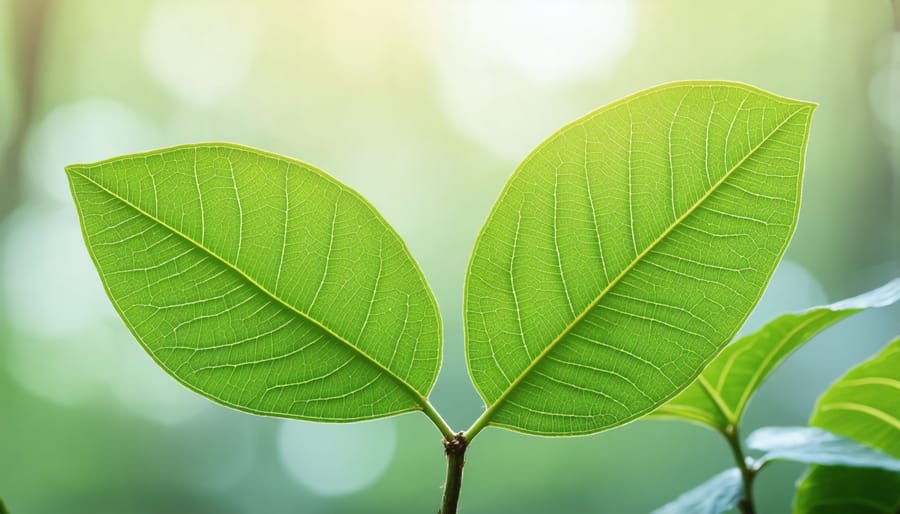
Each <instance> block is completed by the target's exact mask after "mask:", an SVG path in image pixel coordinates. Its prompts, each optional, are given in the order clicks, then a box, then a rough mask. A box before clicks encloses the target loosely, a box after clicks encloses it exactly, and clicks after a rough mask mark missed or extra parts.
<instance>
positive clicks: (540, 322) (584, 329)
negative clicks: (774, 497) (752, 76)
mask: <svg viewBox="0 0 900 514" xmlns="http://www.w3.org/2000/svg"><path fill="white" fill-rule="evenodd" d="M813 109H814V106H813V105H811V104H809V103H805V102H798V101H794V100H788V99H785V98H781V97H778V96H775V95H772V94H770V93H767V92H764V91H761V90H759V89H756V88H752V87H749V86H746V85H742V84H737V83H729V82H681V83H673V84H667V85H663V86H659V87H656V88H652V89H649V90H647V91H643V92H641V93H638V94H635V95H633V96H629V97H627V98H624V99H622V100H620V101H618V102H615V103H613V104H610V105H608V106H606V107H603V108H601V109H600V110H598V111H596V112H594V113H591V114H589V115H588V116H586V117H584V118H582V119H579V120H577V121H575V122H573V123H572V124H570V125H568V126H567V127H565V128H563V129H562V130H560V131H559V132H557V133H556V134H554V135H553V136H551V137H550V138H549V139H548V140H546V141H545V142H543V143H541V144H540V145H539V146H538V147H537V149H535V150H534V151H533V152H532V153H531V155H529V156H528V157H527V158H526V159H525V161H524V162H523V163H522V164H521V165H520V166H519V168H518V170H516V172H515V174H514V175H513V176H512V178H511V179H510V181H509V183H508V184H507V185H506V188H505V189H504V191H503V193H502V194H501V196H500V199H499V200H498V202H497V204H496V205H495V206H494V209H493V211H492V212H491V214H490V217H489V218H488V220H487V222H486V223H485V226H484V228H483V229H482V231H481V234H480V235H479V237H478V240H477V243H476V246H475V250H474V253H473V255H472V259H471V262H470V264H469V272H468V276H467V279H466V293H465V329H466V353H467V360H468V366H469V372H470V374H471V376H472V379H473V381H474V383H475V386H476V388H477V389H478V392H479V393H480V395H481V397H482V398H483V399H484V401H485V403H486V404H487V406H488V407H487V411H486V412H485V413H484V415H483V416H482V417H481V418H480V419H479V420H478V421H476V423H475V425H473V426H472V428H471V429H470V430H469V432H468V434H467V435H469V436H470V437H471V436H473V435H474V434H476V433H477V432H478V431H479V430H481V429H482V428H483V427H484V426H487V425H489V424H490V425H496V426H501V427H506V428H510V429H514V430H519V431H523V432H529V433H535V434H546V435H569V434H585V433H592V432H597V431H600V430H604V429H608V428H611V427H614V426H617V425H620V424H622V423H625V422H627V421H629V420H631V419H634V418H636V417H638V416H640V415H642V414H644V413H646V412H649V411H651V410H653V409H654V408H656V407H657V406H658V405H659V404H660V403H662V402H664V401H666V400H668V399H669V398H671V397H672V396H673V395H674V394H675V393H677V392H678V391H680V390H681V389H683V388H684V387H685V386H686V385H687V384H689V383H690V382H691V381H692V380H693V379H694V378H696V376H697V374H698V373H700V371H701V370H702V369H703V367H704V366H705V365H706V364H707V363H708V362H709V360H710V359H711V358H712V357H713V356H714V355H715V354H717V353H718V352H719V350H721V348H722V346H724V345H725V344H726V343H727V342H728V341H729V340H730V339H731V338H732V337H733V336H734V334H735V332H736V331H737V329H738V328H739V327H740V325H741V324H742V323H743V322H744V320H745V319H746V317H747V315H748V313H749V312H750V310H751V309H752V308H753V306H754V305H755V304H756V302H757V301H758V300H759V297H760V295H761V294H762V291H763V289H764V287H765V285H766V283H767V282H768V280H769V278H770V277H771V275H772V271H773V270H774V268H775V266H776V264H777V263H778V261H779V259H780V258H781V255H782V253H783V252H784V249H785V247H786V245H787V243H788V240H789V239H790V236H791V233H792V232H793V228H794V224H795V221H796V216H797V208H798V205H799V203H798V201H799V195H800V185H801V171H802V169H803V159H804V152H805V147H806V141H807V134H808V130H809V123H810V119H811V115H812V111H813Z"/></svg>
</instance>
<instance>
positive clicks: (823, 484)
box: [794, 466, 900, 514]
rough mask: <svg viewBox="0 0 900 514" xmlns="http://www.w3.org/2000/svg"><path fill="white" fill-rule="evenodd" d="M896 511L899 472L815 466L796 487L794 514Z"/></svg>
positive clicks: (899, 508)
mask: <svg viewBox="0 0 900 514" xmlns="http://www.w3.org/2000/svg"><path fill="white" fill-rule="evenodd" d="M848 512H852V513H853V514H896V513H897V512H900V473H893V472H890V471H884V470H882V469H865V468H848V467H840V466H813V467H812V468H811V469H810V470H809V473H807V474H806V475H805V476H804V477H803V478H802V479H801V481H800V484H799V485H798V486H797V498H796V500H795V502H794V514H847V513H848Z"/></svg>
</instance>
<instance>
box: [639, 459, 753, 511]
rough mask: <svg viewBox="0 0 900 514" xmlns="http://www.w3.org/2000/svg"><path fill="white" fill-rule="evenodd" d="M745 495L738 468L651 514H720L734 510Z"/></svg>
mask: <svg viewBox="0 0 900 514" xmlns="http://www.w3.org/2000/svg"><path fill="white" fill-rule="evenodd" d="M743 494H744V483H743V481H742V480H741V472H740V470H738V468H730V469H727V470H725V471H723V472H721V473H719V474H718V475H715V476H714V477H712V478H710V479H709V480H707V481H706V482H703V483H702V484H700V485H698V486H697V487H695V488H693V489H691V490H690V491H688V492H686V493H684V494H682V495H681V496H679V497H678V498H676V499H675V500H674V501H672V502H670V503H667V504H665V505H663V506H662V507H660V508H658V509H656V510H654V511H653V512H652V513H651V514H719V513H720V512H727V511H729V510H731V509H733V508H734V506H735V505H737V504H738V502H739V501H740V500H741V496H742V495H743Z"/></svg>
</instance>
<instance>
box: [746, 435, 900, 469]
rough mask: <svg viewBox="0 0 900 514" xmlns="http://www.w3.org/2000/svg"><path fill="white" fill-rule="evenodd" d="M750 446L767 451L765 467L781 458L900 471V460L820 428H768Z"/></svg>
mask: <svg viewBox="0 0 900 514" xmlns="http://www.w3.org/2000/svg"><path fill="white" fill-rule="evenodd" d="M747 447H748V448H751V449H753V450H759V451H762V452H765V455H763V456H762V457H761V458H760V459H759V460H758V461H757V462H758V464H757V465H758V466H761V465H763V464H765V463H767V462H771V461H773V460H777V459H787V460H793V461H796V462H804V463H806V464H822V465H825V466H851V467H858V468H880V469H885V470H889V471H900V460H898V459H895V458H893V457H891V456H890V455H887V454H886V453H884V452H881V451H878V450H876V449H874V448H870V447H869V446H866V445H864V444H862V443H858V442H856V441H854V440H853V439H849V438H846V437H841V436H838V435H835V434H832V433H831V432H829V431H827V430H824V429H821V428H816V427H765V428H760V429H759V430H756V431H754V432H753V433H752V434H750V436H749V437H748V438H747Z"/></svg>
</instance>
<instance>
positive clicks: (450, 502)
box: [439, 432, 469, 514]
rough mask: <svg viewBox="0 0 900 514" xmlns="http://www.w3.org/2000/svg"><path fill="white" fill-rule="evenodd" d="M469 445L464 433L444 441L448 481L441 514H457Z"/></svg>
mask: <svg viewBox="0 0 900 514" xmlns="http://www.w3.org/2000/svg"><path fill="white" fill-rule="evenodd" d="M468 445H469V442H468V441H467V440H466V437H465V435H464V434H463V433H462V432H459V433H457V434H456V435H454V436H453V437H452V438H451V439H448V440H444V453H445V454H446V455H447V481H446V482H445V483H444V500H443V502H442V503H441V510H440V511H439V514H456V506H457V504H458V503H459V488H460V487H461V486H462V474H463V466H464V465H465V463H466V459H465V457H466V447H467V446H468Z"/></svg>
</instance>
